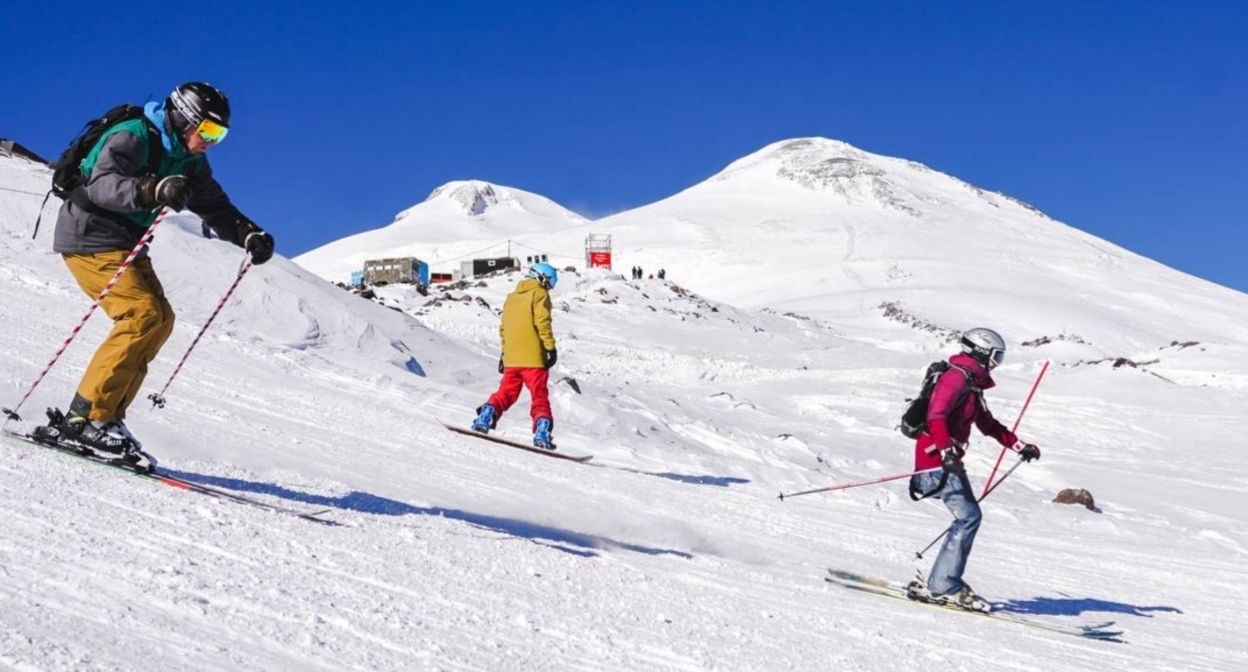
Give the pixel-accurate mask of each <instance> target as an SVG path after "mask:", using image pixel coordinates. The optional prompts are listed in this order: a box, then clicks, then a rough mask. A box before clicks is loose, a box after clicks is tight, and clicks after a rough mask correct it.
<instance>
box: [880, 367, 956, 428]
mask: <svg viewBox="0 0 1248 672" xmlns="http://www.w3.org/2000/svg"><path fill="white" fill-rule="evenodd" d="M951 368H952V369H957V370H958V371H960V372H961V373H962V375H964V376H967V373H966V371H963V370H962V369H961V368H959V367H956V366H954V365H952V364H950V363H949V362H946V361H943V360H942V361H939V362H932V363H931V365H930V366H928V367H927V373H925V374H923V387H922V388H921V389H920V390H919V396H917V397H915V398H914V399H907V400H906V401H907V402H909V403H908V404H907V405H906V410H905V412H904V413H902V414H901V424H900V425H899V426H898V428H899V429H901V433H902V434H904V435H905V436H906V438H908V439H917V438H919V434H922V433H923V432H924V431H926V430H927V404H928V401H930V400H931V398H932V388H934V387H936V381H937V380H939V379H940V376H941V375H942V374H944V372H946V371H948V370H949V369H951ZM967 380H968V383H969V380H970V376H967ZM970 392H971V386H970V385H969V384H968V385H967V387H966V389H965V390H964V391H963V393H962V396H960V397H959V398H958V401H957V403H956V404H954V406H955V407H957V406H961V405H962V402H963V401H964V400H965V399H966V395H967V394H969V393H970Z"/></svg>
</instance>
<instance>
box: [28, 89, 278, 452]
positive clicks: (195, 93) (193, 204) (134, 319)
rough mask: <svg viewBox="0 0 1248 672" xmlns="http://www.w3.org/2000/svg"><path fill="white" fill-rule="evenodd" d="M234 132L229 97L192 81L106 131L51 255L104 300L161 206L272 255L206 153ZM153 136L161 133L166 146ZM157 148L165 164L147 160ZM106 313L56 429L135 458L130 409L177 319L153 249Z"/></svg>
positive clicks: (256, 255) (129, 273) (120, 282)
mask: <svg viewBox="0 0 1248 672" xmlns="http://www.w3.org/2000/svg"><path fill="white" fill-rule="evenodd" d="M229 125H230V105H229V100H228V99H227V98H226V96H225V94H223V93H221V92H220V91H219V90H217V89H215V88H213V87H212V86H210V85H208V84H204V83H200V82H189V83H186V84H183V85H181V86H179V87H177V88H176V89H174V90H173V92H172V93H170V94H169V96H168V97H167V98H166V99H165V100H164V101H159V102H150V103H148V104H147V105H146V106H145V107H144V109H143V116H142V118H136V119H130V120H128V121H122V122H121V123H118V124H116V125H115V126H113V127H111V128H108V129H107V130H105V131H104V133H103V135H102V136H101V137H100V139H99V140H98V141H97V142H96V144H95V146H94V147H92V148H91V150H90V152H89V153H88V154H87V156H86V158H85V159H84V160H83V161H82V164H81V165H80V176H81V186H79V187H78V188H76V189H75V190H74V191H73V192H71V193H70V195H69V197H68V198H66V200H65V203H64V205H62V206H61V209H60V212H59V214H58V216H57V221H56V233H55V236H54V240H53V250H54V251H56V252H58V253H60V254H61V255H62V258H63V259H64V261H65V264H66V266H68V267H69V271H70V273H71V274H72V275H73V276H74V279H75V280H76V281H77V282H78V285H79V287H81V288H82V290H83V291H84V292H86V294H87V295H88V296H90V297H91V298H93V299H94V298H95V297H97V296H98V295H99V294H100V292H101V291H102V290H103V289H104V287H105V285H106V284H107V283H108V282H109V280H110V279H112V278H113V276H114V275H115V273H116V272H117V270H118V269H119V268H121V266H122V264H123V263H124V261H125V259H126V258H127V256H128V255H129V253H130V252H131V250H133V249H134V247H135V246H136V245H138V243H139V240H140V239H141V237H142V236H143V234H144V232H145V231H146V229H147V228H148V226H149V225H151V223H152V222H153V221H154V220H155V218H156V216H157V214H158V213H159V212H160V211H161V210H162V209H163V208H169V209H170V210H173V211H174V212H180V211H182V210H183V209H184V208H185V209H189V210H190V211H192V212H194V213H195V214H197V215H199V216H200V217H201V218H202V219H203V220H204V224H205V225H206V226H207V227H209V228H211V229H212V230H214V231H215V232H216V233H217V235H218V236H219V237H220V238H222V239H224V240H227V241H231V242H233V243H234V244H236V245H238V246H239V247H242V248H244V249H246V250H247V252H248V253H249V254H250V255H251V260H252V262H253V263H255V264H263V263H264V262H266V261H268V260H269V259H270V258H271V257H272V256H273V250H274V245H273V237H272V236H271V235H269V234H268V233H266V232H264V231H263V230H262V229H261V228H260V227H259V226H257V225H256V224H255V223H253V222H252V221H251V220H249V219H248V218H247V217H245V216H244V215H243V214H242V213H241V212H239V210H238V209H237V208H235V207H234V205H233V204H232V203H231V202H230V199H229V197H228V196H226V193H225V191H224V190H223V189H222V188H221V185H220V184H218V183H217V181H216V179H214V178H213V176H212V169H211V167H209V165H208V159H207V157H206V156H205V152H207V151H208V150H209V148H211V147H213V146H215V145H216V144H218V143H220V142H221V140H223V139H224V138H225V136H226V133H227V131H228V130H229ZM152 134H159V142H156V139H155V138H153V137H152ZM149 138H150V141H149ZM154 151H158V152H159V156H158V157H157V156H149V153H151V152H154ZM100 307H101V308H103V309H104V312H105V313H106V314H107V315H108V316H109V318H111V319H112V320H113V329H112V331H111V332H110V333H109V335H108V336H107V337H106V338H105V339H104V342H103V343H101V344H100V346H99V349H98V350H96V352H95V355H94V356H93V357H92V359H91V362H90V364H88V366H87V369H86V371H85V372H84V374H83V377H82V381H81V382H80V383H79V385H78V388H77V391H76V394H75V395H74V399H73V402H72V403H71V404H70V406H69V413H68V414H67V415H66V416H65V417H64V420H63V422H62V423H61V425H60V427H59V428H58V429H60V431H61V435H62V436H65V437H67V438H71V439H73V440H74V441H76V442H77V443H80V444H82V445H85V446H87V447H89V448H92V449H95V450H98V451H103V452H107V453H113V454H129V453H131V452H132V451H138V450H139V449H140V448H141V446H140V443H139V441H138V440H137V439H135V437H134V435H133V434H131V433H130V430H129V428H127V427H126V424H125V417H126V409H127V408H128V407H129V406H130V403H131V402H132V401H134V398H135V397H136V396H137V394H138V392H139V387H140V385H142V383H143V379H144V378H145V377H146V375H147V366H148V363H150V362H151V361H152V359H153V358H155V357H156V354H157V353H158V352H159V351H160V349H161V346H163V345H164V343H165V340H166V339H168V338H169V335H170V334H171V333H172V332H173V321H174V315H173V308H172V306H170V305H169V302H168V301H167V300H166V299H165V293H164V289H163V288H162V287H161V284H160V280H159V279H158V278H157V277H156V272H155V270H154V269H153V268H152V262H151V259H149V258H148V256H147V250H146V249H144V250H142V251H141V252H140V253H139V254H138V256H137V257H136V258H135V260H134V262H133V263H132V265H131V266H130V267H129V268H128V269H127V270H126V271H125V272H123V273H122V275H121V276H120V277H119V278H118V279H117V282H116V284H115V285H113V287H112V289H111V291H110V292H109V294H108V295H107V296H105V297H104V299H103V300H102V301H101V302H100Z"/></svg>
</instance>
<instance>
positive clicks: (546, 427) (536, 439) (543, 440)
mask: <svg viewBox="0 0 1248 672" xmlns="http://www.w3.org/2000/svg"><path fill="white" fill-rule="evenodd" d="M554 424H555V423H554V421H552V420H551V419H550V418H538V419H537V431H535V432H534V433H533V445H534V446H537V447H538V448H543V449H545V450H554V449H555V444H554V443H553V442H552V441H551V436H550V432H551V430H552V429H554Z"/></svg>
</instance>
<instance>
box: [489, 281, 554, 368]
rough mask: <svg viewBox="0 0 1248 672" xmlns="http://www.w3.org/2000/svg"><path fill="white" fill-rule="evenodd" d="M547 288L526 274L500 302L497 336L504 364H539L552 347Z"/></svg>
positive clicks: (531, 365)
mask: <svg viewBox="0 0 1248 672" xmlns="http://www.w3.org/2000/svg"><path fill="white" fill-rule="evenodd" d="M550 312H551V305H550V292H548V291H546V288H545V287H542V283H540V282H538V281H537V280H536V279H534V278H525V279H524V280H521V281H520V284H518V285H516V290H515V291H514V292H512V293H511V294H509V295H507V300H506V302H504V303H503V319H502V321H501V322H499V324H498V338H499V340H500V341H501V342H502V346H503V366H507V367H512V366H518V367H528V368H542V367H544V366H546V357H545V351H547V350H554V349H555V332H554V330H553V329H551V319H550Z"/></svg>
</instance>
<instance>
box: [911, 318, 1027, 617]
mask: <svg viewBox="0 0 1248 672" xmlns="http://www.w3.org/2000/svg"><path fill="white" fill-rule="evenodd" d="M1004 359H1005V339H1003V338H1001V334H998V333H997V332H995V331H993V330H992V329H984V328H976V329H970V330H968V331H966V332H965V333H963V334H962V352H961V353H959V354H956V355H953V356H952V357H950V358H949V363H950V364H951V365H952V366H950V367H949V370H947V371H945V372H944V373H943V374H941V376H940V378H939V379H938V380H937V381H936V385H935V387H934V388H932V397H931V400H930V401H929V402H928V408H927V429H926V430H925V431H924V432H923V433H921V434H920V435H919V438H918V439H917V440H916V441H915V444H914V467H915V471H919V470H923V469H932V468H935V467H941V470H940V471H929V472H926V473H922V474H916V475H915V476H913V477H912V478H911V479H910V493H911V496H912V497H914V498H916V499H923V498H925V497H940V499H941V501H943V502H944V503H945V506H947V507H948V508H949V511H950V512H951V513H952V514H953V518H954V520H953V524H952V525H950V527H949V534H948V536H946V537H945V543H944V545H943V546H941V548H940V554H939V555H938V556H936V562H935V563H934V564H933V565H932V571H931V574H929V575H928V578H927V581H926V582H925V581H923V580H922V579H916V580H915V581H912V582H911V583H910V585H909V586H907V588H906V594H907V595H908V596H909V597H910V598H911V599H914V600H920V601H924V602H935V603H939V604H952V605H954V606H958V607H961V608H963V609H970V610H976V611H988V610H989V606H988V603H987V602H985V601H984V600H983V598H981V597H979V596H978V595H976V594H975V591H973V590H971V587H970V586H969V585H967V583H966V582H965V581H963V580H962V573H963V572H964V571H965V570H966V561H967V558H968V557H969V556H970V554H971V546H973V545H974V543H975V534H976V532H978V531H979V523H980V521H981V519H982V516H981V513H980V509H979V503H978V501H977V500H976V498H975V495H974V493H973V492H972V491H971V484H970V481H969V480H968V479H967V477H966V469H965V468H964V467H963V466H962V456H963V455H964V454H965V453H966V444H967V441H968V440H969V439H970V436H971V425H974V426H975V427H977V428H978V429H979V431H980V433H982V434H984V435H985V436H990V437H992V438H994V439H996V440H997V441H998V442H999V443H1000V444H1001V445H1003V446H1006V447H1007V448H1010V449H1012V450H1014V451H1016V452H1018V453H1019V455H1020V456H1021V457H1022V459H1023V460H1025V461H1027V462H1030V461H1032V460H1038V459H1040V449H1039V448H1037V447H1036V446H1035V445H1033V444H1030V443H1020V442H1019V440H1018V437H1017V436H1015V435H1014V433H1013V432H1011V431H1010V430H1008V429H1006V427H1005V425H1002V424H1001V423H1000V422H998V421H997V419H996V418H994V417H992V413H991V412H990V411H989V410H988V406H987V404H985V403H984V399H983V393H984V391H985V390H990V389H992V388H993V387H994V386H995V385H996V383H994V382H993V380H992V376H991V375H990V374H989V372H990V371H992V370H993V369H994V368H996V367H997V366H998V365H999V364H1001V362H1002V361H1003V360H1004Z"/></svg>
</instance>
